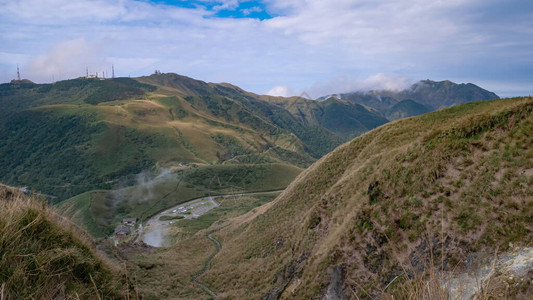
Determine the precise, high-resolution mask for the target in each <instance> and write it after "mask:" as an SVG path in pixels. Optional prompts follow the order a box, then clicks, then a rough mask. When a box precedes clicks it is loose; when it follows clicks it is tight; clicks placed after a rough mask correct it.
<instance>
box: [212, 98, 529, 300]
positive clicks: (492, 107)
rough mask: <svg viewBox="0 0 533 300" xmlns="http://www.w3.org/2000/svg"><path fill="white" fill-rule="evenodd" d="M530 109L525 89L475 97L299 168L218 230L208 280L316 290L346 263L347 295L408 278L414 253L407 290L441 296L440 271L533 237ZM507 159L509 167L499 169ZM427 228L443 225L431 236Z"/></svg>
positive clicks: (303, 292)
mask: <svg viewBox="0 0 533 300" xmlns="http://www.w3.org/2000/svg"><path fill="white" fill-rule="evenodd" d="M532 111H533V102H532V100H531V99H528V98H518V99H503V100H496V101H486V102H476V103H469V104H466V105H461V106H458V107H453V108H450V109H447V110H443V111H438V112H434V113H430V114H426V115H423V116H420V117H415V118H409V119H403V120H399V121H396V122H393V123H391V124H388V125H384V126H382V127H379V128H377V129H376V130H373V131H371V132H369V133H367V134H364V135H363V136H361V137H359V138H356V139H355V140H353V141H352V142H349V143H347V144H345V145H343V146H341V147H339V148H338V149H336V150H335V151H334V152H332V153H330V154H328V155H326V156H325V157H323V158H322V159H321V160H320V161H318V162H317V163H315V164H314V165H313V166H311V167H310V168H309V169H308V170H306V171H304V172H302V173H301V174H300V175H299V176H298V178H297V179H296V180H295V181H294V182H293V183H292V184H291V185H290V186H289V187H288V188H287V190H286V191H285V192H284V193H283V194H282V195H281V196H280V197H278V198H277V199H276V200H275V201H274V202H273V203H272V204H271V206H270V207H269V208H268V209H267V210H266V211H264V212H263V213H261V214H257V215H255V216H253V217H252V220H251V221H249V222H247V221H245V220H240V222H237V223H238V224H237V223H236V224H235V225H234V226H229V227H228V228H226V229H223V230H221V231H220V233H219V236H220V237H221V240H222V243H223V247H222V250H221V252H220V254H219V255H217V257H216V258H215V260H214V262H213V269H212V270H211V271H209V272H208V273H207V274H206V276H205V277H204V280H205V281H206V282H207V283H208V284H209V285H210V286H213V287H214V288H215V289H216V290H218V291H220V295H222V296H226V297H235V298H239V299H253V298H257V297H262V296H265V295H267V293H269V292H273V293H277V291H283V290H285V288H286V287H287V286H289V287H290V289H291V291H292V292H291V293H289V294H283V296H284V297H285V296H286V297H288V298H294V299H309V298H314V297H319V296H320V295H323V293H325V291H326V288H327V286H328V284H329V283H330V280H331V267H333V266H341V267H342V269H343V270H345V271H344V273H343V276H344V283H343V290H344V292H345V293H347V292H350V291H355V292H356V295H357V297H360V298H361V299H363V298H375V297H380V296H382V293H383V289H384V288H385V287H386V286H387V285H388V284H389V283H390V282H391V281H392V280H393V279H394V278H396V277H397V276H399V277H402V274H404V269H403V268H402V265H401V264H400V263H399V262H410V263H411V264H412V267H413V270H417V272H419V273H417V274H421V275H420V277H416V278H415V279H416V280H415V281H414V283H417V282H418V283H419V284H418V283H417V284H414V285H411V286H410V287H409V285H406V286H405V289H404V292H403V293H404V294H403V295H409V294H412V295H424V294H428V293H429V294H436V295H439V294H441V295H442V289H440V288H439V287H438V286H437V285H433V286H432V285H431V284H430V285H429V286H428V282H431V281H433V282H437V281H438V280H441V278H439V276H437V275H438V272H437V271H439V272H440V271H441V270H443V271H446V272H449V271H451V270H461V269H462V268H464V267H465V264H464V258H465V257H467V256H468V254H469V253H474V252H484V253H494V250H495V249H501V250H503V251H505V250H506V247H508V246H507V245H508V244H509V242H513V243H515V244H520V245H527V244H528V243H529V242H530V241H531V238H532V231H531V230H532V228H533V220H532V219H531V215H533V191H532V190H531V189H528V188H527V187H528V186H531V184H533V178H532V177H531V176H526V175H525V174H526V173H527V170H529V169H530V168H531V167H532V164H533V163H532V162H533V160H532V158H533V152H532V151H531V145H533V119H532ZM501 169H505V170H509V171H505V172H503V173H502V174H501V177H500V178H499V179H497V178H496V177H495V174H496V173H497V172H498V170H501ZM250 217H251V216H250ZM427 231H429V232H437V233H439V234H436V235H434V236H431V239H430V240H431V243H430V242H427V243H424V242H423V241H424V239H425V235H426V232H427ZM440 232H445V236H447V238H446V239H445V240H444V241H443V242H439V241H440V240H441V239H440ZM386 236H387V237H388V239H387V238H385V237H386ZM443 249H445V251H444V250H443ZM432 268H433V271H431V270H432ZM406 270H407V271H408V269H406ZM425 270H427V271H428V272H427V273H424V271H425ZM412 276H414V275H412ZM417 276H418V275H417ZM396 281H397V282H398V283H401V282H405V281H406V280H405V279H403V280H401V281H398V279H397V280H396ZM396 281H395V282H396ZM296 283H298V284H296ZM392 288H393V286H392V285H391V286H389V287H388V288H387V291H391V289H392ZM399 290H400V289H398V291H399ZM350 293H352V292H350ZM277 295H279V296H281V293H280V294H277ZM354 298H355V296H354Z"/></svg>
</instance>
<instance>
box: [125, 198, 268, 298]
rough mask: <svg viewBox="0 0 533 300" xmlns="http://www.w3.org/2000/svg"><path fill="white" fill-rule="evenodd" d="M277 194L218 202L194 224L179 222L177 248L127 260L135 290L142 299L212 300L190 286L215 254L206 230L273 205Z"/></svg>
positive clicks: (174, 232)
mask: <svg viewBox="0 0 533 300" xmlns="http://www.w3.org/2000/svg"><path fill="white" fill-rule="evenodd" d="M276 194H277V193H261V194H254V195H248V196H237V197H228V198H222V199H221V198H219V199H217V201H218V202H219V203H220V206H219V207H217V208H216V209H214V210H211V211H209V212H208V213H206V214H204V215H202V216H201V217H199V218H198V219H195V220H178V221H176V222H175V223H174V225H173V227H172V229H171V230H170V231H171V234H172V236H173V239H174V240H175V241H176V245H174V246H173V247H169V248H165V249H160V250H158V251H157V252H156V253H153V254H150V253H146V252H144V253H143V252H141V253H133V254H131V255H129V256H128V259H129V260H130V261H131V262H133V263H135V265H137V266H138V267H136V266H135V265H131V266H130V270H129V271H130V274H136V278H138V280H137V281H136V286H137V288H138V290H139V291H140V293H141V295H142V296H143V299H166V298H172V299H211V298H210V297H209V296H208V295H207V294H206V293H205V292H204V291H202V290H201V289H200V288H198V287H197V286H196V285H194V284H193V283H192V282H191V279H192V278H193V276H194V275H195V274H196V273H197V272H198V271H199V270H200V269H202V267H203V265H204V263H205V259H206V258H207V257H208V256H209V255H210V254H211V253H212V252H213V244H212V242H211V241H210V240H209V239H207V238H206V234H207V232H208V231H207V230H206V229H207V228H208V227H209V226H211V225H212V224H213V223H217V224H221V223H224V222H225V221H226V220H227V219H229V218H232V217H235V216H238V215H241V214H243V213H246V212H248V211H250V210H253V209H255V208H257V206H259V205H261V204H264V203H265V202H269V201H271V200H272V199H273V198H274V197H275V195H276Z"/></svg>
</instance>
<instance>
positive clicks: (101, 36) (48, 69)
mask: <svg viewBox="0 0 533 300" xmlns="http://www.w3.org/2000/svg"><path fill="white" fill-rule="evenodd" d="M517 1H518V3H517V4H509V3H510V2H509V3H508V2H505V3H503V2H501V1H496V0H484V1H481V0H473V1H463V0H449V1H425V0H403V1H400V0H383V1H371V0H332V1H323V0H266V1H265V2H264V4H265V5H266V11H267V12H269V13H271V14H277V15H280V16H279V17H276V18H273V19H267V20H263V21H259V20H255V19H235V18H217V17H215V14H216V13H217V12H216V11H213V10H211V11H209V10H208V9H206V8H205V7H202V3H203V2H198V6H197V7H196V8H181V7H175V6H170V5H163V4H154V3H151V2H149V1H146V0H143V1H133V0H119V1H114V0H94V1H89V0H47V1H38V0H19V1H6V0H0V52H1V53H3V54H0V55H2V56H3V57H1V58H0V61H2V62H3V63H1V64H0V81H6V80H10V79H12V77H7V75H4V74H7V73H11V70H13V69H14V68H16V63H20V64H21V67H24V69H26V67H29V66H25V65H24V64H25V63H24V62H23V61H14V60H13V61H11V59H10V58H13V57H16V55H20V56H21V57H32V58H33V62H32V65H31V67H32V68H33V69H32V72H35V74H37V73H39V74H37V75H36V76H38V77H39V78H41V79H40V80H51V78H50V79H46V77H47V76H49V75H50V73H53V72H59V69H61V70H66V69H70V68H71V66H72V65H76V64H77V63H78V62H77V61H71V62H68V63H66V64H65V63H63V62H61V61H59V60H57V59H53V57H61V56H69V55H68V53H62V52H61V50H60V49H54V50H51V52H50V53H48V54H45V53H43V52H44V51H47V49H53V48H54V45H58V44H59V45H61V43H65V41H74V40H78V41H79V40H81V41H85V43H86V44H87V45H89V46H88V47H89V48H91V49H93V48H98V50H99V52H98V54H91V53H90V52H87V51H86V52H80V53H79V54H77V55H70V56H69V57H71V56H72V57H78V58H80V57H83V56H84V55H89V58H88V59H87V60H89V61H91V62H92V61H94V60H96V61H98V62H94V64H95V65H97V66H95V68H101V67H100V62H102V61H103V63H104V64H108V63H115V64H116V66H117V65H120V66H119V69H120V70H121V74H128V75H131V76H139V75H146V74H147V73H151V72H153V70H154V69H160V70H162V71H166V72H177V73H182V74H184V75H187V76H191V77H194V78H198V79H202V80H206V81H215V82H221V81H226V82H231V83H233V84H236V85H239V86H241V87H243V88H245V89H248V90H251V91H253V92H261V91H265V90H268V89H270V88H271V87H273V86H275V85H277V84H279V83H280V82H282V83H283V84H284V85H286V86H291V87H292V88H293V91H294V90H297V91H298V90H303V89H304V88H305V87H309V86H310V85H311V83H313V82H326V83H328V84H329V86H332V87H333V86H338V87H339V88H344V89H346V88H353V87H359V86H360V85H361V84H362V83H361V82H364V81H365V80H367V81H369V82H367V83H366V85H372V83H371V81H372V80H371V78H370V76H372V75H373V74H378V73H383V74H405V75H407V76H409V77H410V78H414V79H417V80H418V79H425V78H445V79H450V80H452V81H453V80H455V79H456V78H460V77H463V78H464V77H469V78H474V79H476V78H478V80H483V79H484V80H487V79H490V78H493V77H494V75H495V74H501V78H505V77H507V78H509V77H510V76H509V74H511V73H510V72H517V73H519V74H520V76H521V77H522V78H526V79H528V80H530V81H532V80H533V74H532V72H531V71H528V70H531V68H533V62H532V60H531V57H533V53H532V52H533V50H532V49H533V48H531V45H528V44H527V43H530V42H529V41H531V40H533V32H531V28H533V16H531V13H529V14H528V13H527V12H528V11H533V10H531V9H528V7H531V4H527V2H526V1H525V0H517ZM205 3H207V1H206V2H205ZM210 3H211V4H212V3H214V2H210ZM215 3H217V5H219V6H220V8H222V7H225V8H226V9H235V8H237V7H238V6H236V5H238V1H237V0H220V1H216V2H215ZM512 5H514V6H516V7H517V8H516V9H514V10H508V9H501V8H500V7H501V6H506V8H508V7H507V6H512ZM250 9H253V8H250ZM509 11H510V12H509ZM500 12H505V13H506V14H507V15H506V16H505V17H503V18H500V17H498V14H499V13H500ZM516 14H522V15H520V16H518V17H517V16H516ZM78 46H80V45H78ZM63 47H65V46H64V45H63ZM72 47H73V46H72ZM74 48H75V47H74ZM69 49H70V48H69ZM71 51H74V49H71ZM74 52H75V51H74ZM91 55H92V56H91ZM94 55H96V57H97V58H95V57H94ZM17 60H18V59H17ZM10 61H11V62H10ZM26 61H28V59H26ZM136 61H137V63H136ZM84 64H85V63H84ZM37 67H39V68H43V70H41V71H39V72H37V70H36V69H35V68H37ZM77 68H78V67H77V66H76V67H75V68H74V69H77ZM81 69H82V71H81V73H83V71H84V66H82V68H81ZM6 70H8V72H6ZM68 72H72V71H71V70H69V71H62V73H64V74H65V73H68ZM76 74H79V72H78V73H76ZM337 74H345V75H344V76H345V77H346V79H345V80H340V83H339V82H334V81H336V80H337V79H338V78H337V77H338V75H337ZM328 78H333V79H328ZM30 79H32V78H30ZM337 81H339V80H337ZM376 81H377V82H383V78H381V79H379V80H378V79H376ZM354 82H358V83H357V84H355V83H354ZM326 83H324V84H322V85H323V86H326V85H328V84H326ZM474 83H475V80H474ZM316 86H320V84H315V86H313V87H312V88H313V89H317V90H318V88H317V87H316ZM323 90H327V89H326V88H323ZM337 92H338V91H337ZM310 93H311V92H310ZM313 96H314V95H313Z"/></svg>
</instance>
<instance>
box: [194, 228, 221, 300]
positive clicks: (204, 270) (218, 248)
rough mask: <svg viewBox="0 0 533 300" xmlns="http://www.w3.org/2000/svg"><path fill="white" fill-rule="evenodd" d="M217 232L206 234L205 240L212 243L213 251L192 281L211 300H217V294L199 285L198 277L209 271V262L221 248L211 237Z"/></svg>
mask: <svg viewBox="0 0 533 300" xmlns="http://www.w3.org/2000/svg"><path fill="white" fill-rule="evenodd" d="M218 230H219V229H218ZM218 230H214V231H211V232H209V233H208V234H207V238H208V239H210V240H211V241H212V242H213V244H214V245H215V251H214V252H213V253H212V254H211V255H210V256H209V257H208V258H207V259H206V260H205V263H204V267H203V268H202V269H201V270H200V271H199V272H198V273H197V274H196V276H194V278H193V279H192V282H193V283H194V284H195V285H197V286H198V287H199V288H201V289H202V290H204V291H205V292H206V293H208V294H209V295H210V296H211V297H213V299H216V298H217V294H216V293H215V292H214V291H213V290H211V289H210V288H209V287H207V286H206V285H205V284H203V283H201V282H200V277H202V275H204V273H205V272H207V271H209V269H211V262H212V261H213V259H214V258H215V255H217V253H218V252H219V251H220V249H221V248H222V245H221V244H220V242H219V241H218V240H217V239H215V238H214V237H213V233H215V232H216V231H218Z"/></svg>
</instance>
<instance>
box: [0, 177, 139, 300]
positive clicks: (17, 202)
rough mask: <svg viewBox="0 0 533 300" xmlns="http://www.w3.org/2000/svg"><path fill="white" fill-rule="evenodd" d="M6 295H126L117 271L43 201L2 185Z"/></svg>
mask: <svg viewBox="0 0 533 300" xmlns="http://www.w3.org/2000/svg"><path fill="white" fill-rule="evenodd" d="M0 216H1V217H0V286H1V292H2V298H3V299H15V298H16V299H29V298H34V299H57V298H63V299H90V298H94V297H98V298H101V299H117V298H123V296H124V294H122V291H121V290H122V289H123V286H125V287H126V289H129V287H128V283H127V282H128V281H124V280H123V279H122V278H121V276H120V275H119V272H118V270H117V269H116V267H114V266H113V265H112V264H111V263H110V262H109V261H107V260H105V259H104V258H103V257H102V256H100V255H98V254H95V250H94V247H93V246H92V244H91V242H90V240H89V238H88V235H87V234H86V233H84V232H81V231H79V230H78V229H76V228H75V227H74V226H73V225H72V223H71V222H69V221H67V220H65V219H63V218H61V217H59V216H58V215H57V214H56V213H55V212H54V211H53V210H51V209H50V208H48V206H47V205H46V204H45V202H42V201H39V200H38V199H36V198H34V197H28V196H26V195H24V194H23V193H22V192H20V191H18V190H16V189H14V188H10V187H6V186H1V185H0Z"/></svg>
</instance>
